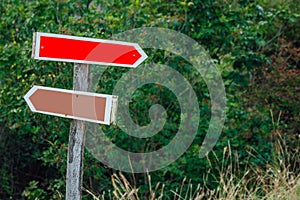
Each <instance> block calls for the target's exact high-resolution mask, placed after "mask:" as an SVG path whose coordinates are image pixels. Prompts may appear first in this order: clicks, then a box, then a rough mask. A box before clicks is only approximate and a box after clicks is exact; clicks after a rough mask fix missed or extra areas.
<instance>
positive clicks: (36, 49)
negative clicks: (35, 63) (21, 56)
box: [33, 32, 148, 68]
mask: <svg viewBox="0 0 300 200" xmlns="http://www.w3.org/2000/svg"><path fill="white" fill-rule="evenodd" d="M41 36H49V37H56V38H66V39H73V40H83V41H90V42H101V43H109V44H121V45H126V46H133V47H135V49H136V50H137V51H138V52H139V53H140V54H141V57H140V58H139V59H138V60H137V61H136V62H135V63H134V64H133V65H128V64H116V63H107V62H93V61H86V60H73V59H57V58H48V57H41V56H39V55H40V48H41V47H40V40H41V39H40V38H41ZM33 45H34V47H33V51H34V53H33V58H34V59H38V60H50V61H62V62H73V63H83V64H95V65H112V66H121V67H133V68H136V67H137V66H138V65H140V64H141V63H142V62H143V61H144V60H146V58H148V56H147V55H146V53H145V52H144V51H143V49H142V48H141V47H140V46H139V45H138V44H137V43H129V42H123V41H115V40H103V39H96V38H87V37H77V36H70V35H61V34H53V33H42V32H35V33H34V40H33ZM58 48H59V47H58Z"/></svg>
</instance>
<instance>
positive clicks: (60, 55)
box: [33, 32, 147, 67]
mask: <svg viewBox="0 0 300 200" xmlns="http://www.w3.org/2000/svg"><path fill="white" fill-rule="evenodd" d="M33 57H34V58H35V59H40V60H52V61H65V62H74V63H86V64H99V65H115V66H123V67H137V66H138V65H139V64H141V63H142V62H143V61H144V60H145V59H146V58H147V55H146V54H145V52H144V51H143V50H142V49H141V47H140V46H139V45H138V44H136V43H128V42H121V41H114V40H102V39H94V38H86V37H75V36H68V35H60V34H50V33H40V32H37V33H35V35H34V43H33Z"/></svg>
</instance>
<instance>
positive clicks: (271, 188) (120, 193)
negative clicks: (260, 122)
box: [85, 131, 300, 200]
mask: <svg viewBox="0 0 300 200" xmlns="http://www.w3.org/2000/svg"><path fill="white" fill-rule="evenodd" d="M275 134H276V135H277V139H276V143H275V151H274V158H275V159H274V161H273V163H270V164H269V165H268V166H267V169H259V168H257V167H256V166H251V165H249V166H246V168H244V170H241V169H240V168H239V160H238V155H237V154H234V153H233V152H232V151H231V147H230V144H228V146H227V147H226V148H224V151H223V157H222V160H219V159H218V157H217V156H216V155H215V154H214V152H212V153H213V155H214V156H213V158H209V157H207V159H208V162H209V163H210V167H211V169H216V170H217V172H218V173H217V174H218V175H217V176H214V177H213V178H214V179H215V182H217V183H218V186H217V187H216V188H215V189H211V188H209V187H208V186H207V185H206V184H205V183H206V182H207V179H208V176H207V174H209V171H208V172H207V173H206V175H204V177H203V179H204V185H200V184H198V185H193V184H191V180H186V178H184V179H183V181H182V183H180V184H179V187H178V188H177V189H176V190H175V191H173V190H169V191H171V192H172V194H173V197H172V199H173V200H200V199H208V200H212V199H214V200H215V199H219V200H234V199H247V200H248V199H265V200H273V199H274V200H277V199H279V200H281V199H282V200H285V199H286V200H297V199H300V175H299V173H298V172H299V169H297V168H298V167H299V166H297V163H298V161H299V160H300V155H299V151H296V152H295V153H293V154H291V153H287V152H289V151H288V149H287V145H286V144H285V142H284V140H283V139H282V138H281V137H280V135H281V134H280V133H279V132H278V131H275ZM254 154H255V153H252V152H249V156H254ZM212 174H213V173H212ZM147 177H148V186H149V195H148V196H147V197H143V196H141V195H142V194H140V193H139V188H137V187H136V184H134V185H131V184H130V183H129V181H128V180H127V179H126V177H125V176H124V175H123V174H122V173H118V174H113V176H112V184H113V187H114V190H113V191H112V192H110V191H109V192H108V194H105V193H103V194H102V195H100V196H95V195H94V194H93V193H92V192H91V191H89V190H87V189H85V191H86V192H88V193H89V194H90V195H91V196H92V197H93V199H94V200H107V199H110V200H140V199H149V200H162V199H166V197H165V195H164V194H165V191H166V190H167V188H165V185H164V184H161V183H157V184H156V185H155V187H154V188H153V187H152V183H151V177H150V175H149V174H148V175H147ZM134 182H135V180H134ZM168 199H169V198H168Z"/></svg>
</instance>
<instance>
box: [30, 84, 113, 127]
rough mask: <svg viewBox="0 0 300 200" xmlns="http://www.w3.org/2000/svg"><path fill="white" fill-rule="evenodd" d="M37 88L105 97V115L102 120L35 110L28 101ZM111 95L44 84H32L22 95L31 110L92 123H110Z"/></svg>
mask: <svg viewBox="0 0 300 200" xmlns="http://www.w3.org/2000/svg"><path fill="white" fill-rule="evenodd" d="M38 89H42V90H50V91H58V92H64V93H71V94H79V95H87V96H94V97H103V98H106V105H105V106H106V107H105V115H104V121H101V120H92V119H88V118H83V117H76V116H70V115H64V114H59V113H52V112H45V111H40V110H37V109H36V108H35V107H34V105H33V104H32V102H31V101H30V99H29V98H30V97H31V95H33V94H34V93H35V92H36V91H37V90H38ZM113 97H114V98H116V97H115V96H113V95H107V94H97V93H91V92H82V91H75V90H66V89H59V88H52V87H44V86H37V85H34V86H33V87H32V88H31V89H30V90H29V91H28V92H27V93H26V95H25V96H24V99H25V101H26V103H27V104H28V106H29V108H30V110H31V111H33V112H37V113H42V114H47V115H53V116H58V117H64V118H70V119H78V120H84V121H89V122H94V123H101V124H106V125H109V124H110V118H111V112H112V105H113V102H112V100H113Z"/></svg>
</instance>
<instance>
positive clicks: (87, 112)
mask: <svg viewBox="0 0 300 200" xmlns="http://www.w3.org/2000/svg"><path fill="white" fill-rule="evenodd" d="M24 98H25V100H26V102H27V104H28V105H29V107H30V109H31V110H32V111H33V112H39V113H43V114H48V115H54V116H60V117H65V118H72V119H79V120H85V121H90V122H96V123H102V124H110V117H111V110H112V98H113V97H112V95H105V94H96V93H89V92H81V91H73V90H64V89H58V88H50V87H42V86H33V87H32V88H31V89H30V90H29V91H28V93H27V94H26V95H25V97H24Z"/></svg>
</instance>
